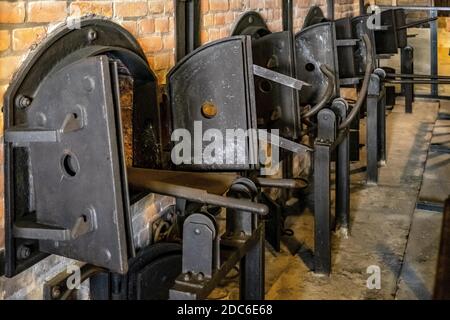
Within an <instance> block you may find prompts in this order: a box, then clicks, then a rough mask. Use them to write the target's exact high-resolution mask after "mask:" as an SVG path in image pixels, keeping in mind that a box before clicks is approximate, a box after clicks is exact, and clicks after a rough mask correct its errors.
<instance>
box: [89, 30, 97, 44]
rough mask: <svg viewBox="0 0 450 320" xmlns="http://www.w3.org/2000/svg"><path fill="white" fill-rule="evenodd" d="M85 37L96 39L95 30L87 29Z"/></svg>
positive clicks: (90, 39)
mask: <svg viewBox="0 0 450 320" xmlns="http://www.w3.org/2000/svg"><path fill="white" fill-rule="evenodd" d="M87 37H88V40H89V41H94V40H95V39H97V32H96V31H95V30H93V29H90V30H89V31H88V34H87Z"/></svg>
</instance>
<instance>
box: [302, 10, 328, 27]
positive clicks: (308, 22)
mask: <svg viewBox="0 0 450 320" xmlns="http://www.w3.org/2000/svg"><path fill="white" fill-rule="evenodd" d="M326 21H327V18H325V15H324V14H323V11H322V9H321V8H320V7H319V6H312V7H311V9H309V11H308V13H307V14H306V17H305V20H304V22H303V27H302V29H305V28H307V27H310V26H312V25H315V24H318V23H322V22H326Z"/></svg>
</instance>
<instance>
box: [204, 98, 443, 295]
mask: <svg viewBox="0 0 450 320" xmlns="http://www.w3.org/2000/svg"><path fill="white" fill-rule="evenodd" d="M438 109H439V103H437V102H424V101H417V102H416V103H415V104H414V112H413V114H405V113H404V107H403V106H402V105H397V106H396V107H395V108H394V110H393V111H392V112H391V113H390V114H389V116H388V118H387V130H388V141H387V144H388V145H387V148H388V161H387V164H386V165H385V166H384V167H382V168H381V169H380V181H379V184H378V186H369V185H366V183H365V173H364V172H362V170H361V169H362V167H363V166H364V164H365V159H364V153H365V149H364V148H363V149H362V152H361V155H362V157H363V158H362V159H361V160H362V161H360V162H358V163H354V164H352V172H353V174H352V177H351V221H352V222H351V230H350V236H349V237H348V238H345V237H343V236H341V235H340V234H337V233H333V238H332V243H333V251H332V260H333V262H332V263H333V265H332V268H333V271H332V274H331V275H330V276H329V277H324V276H322V277H321V276H317V275H315V274H314V273H313V272H312V270H313V268H314V265H313V253H312V252H313V248H314V243H313V241H314V240H313V226H314V219H313V215H312V214H311V212H310V211H309V210H307V209H306V210H305V211H304V212H302V213H301V214H298V215H293V216H289V217H288V218H287V221H286V227H287V228H290V229H292V230H293V231H294V236H292V237H287V236H285V237H284V239H283V244H282V250H281V252H280V253H277V252H274V251H273V250H271V249H270V248H267V249H266V299H289V300H291V299H430V298H431V293H432V292H433V283H434V277H435V264H436V258H437V252H438V244H439V243H438V238H439V234H440V223H441V219H442V215H441V214H440V213H436V212H429V211H423V210H416V201H417V198H418V195H419V192H420V188H421V184H422V178H423V174H424V168H425V165H426V162H427V157H428V149H429V144H430V141H431V139H432V132H433V129H434V125H435V121H436V117H437V113H438ZM361 131H362V133H364V131H365V126H364V123H363V124H362V128H361ZM449 132H450V128H449ZM362 138H364V134H362ZM361 141H364V140H361ZM447 177H448V175H447ZM441 179H442V178H441ZM448 191H449V193H450V189H449V190H448ZM449 193H447V194H449ZM370 266H376V267H379V270H380V272H381V279H380V280H381V287H380V289H369V288H368V287H367V285H366V284H367V279H368V278H369V277H370V274H369V273H367V269H368V267H370ZM237 287H238V286H237V282H236V281H235V280H231V281H228V283H224V287H223V288H221V289H219V290H216V291H215V292H214V293H213V294H212V296H211V298H216V299H218V298H228V299H235V298H237V297H238V290H237Z"/></svg>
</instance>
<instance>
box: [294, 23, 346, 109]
mask: <svg viewBox="0 0 450 320" xmlns="http://www.w3.org/2000/svg"><path fill="white" fill-rule="evenodd" d="M295 54H296V57H295V59H296V68H295V70H296V72H297V79H299V80H302V81H305V82H307V83H309V84H310V85H311V86H310V87H305V88H304V89H302V92H301V94H300V103H301V104H316V103H318V102H319V101H320V99H321V98H322V97H323V95H324V94H325V91H326V88H327V84H328V80H327V78H326V76H325V75H324V74H323V73H322V72H321V71H320V66H321V65H322V64H326V65H328V66H329V67H330V69H331V70H333V72H334V73H335V74H336V75H339V67H338V63H337V50H336V35H335V30H334V24H333V23H332V22H324V23H319V24H315V25H312V26H310V27H308V28H305V29H303V30H301V31H300V32H299V33H297V34H296V35H295ZM336 80H338V79H336ZM335 92H339V81H336V88H335Z"/></svg>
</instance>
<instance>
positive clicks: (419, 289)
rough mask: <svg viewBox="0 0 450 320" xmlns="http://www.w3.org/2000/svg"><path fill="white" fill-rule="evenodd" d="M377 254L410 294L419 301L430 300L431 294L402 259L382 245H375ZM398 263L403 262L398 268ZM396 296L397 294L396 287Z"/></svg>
mask: <svg viewBox="0 0 450 320" xmlns="http://www.w3.org/2000/svg"><path fill="white" fill-rule="evenodd" d="M377 253H378V254H379V255H380V257H381V259H382V260H383V262H384V264H385V265H387V266H388V267H389V268H390V269H391V271H392V273H393V274H396V275H398V280H397V281H399V280H400V277H401V279H402V280H403V282H404V283H405V284H406V285H407V286H408V288H409V289H410V290H411V292H413V293H414V295H415V296H416V298H417V299H419V300H429V299H431V293H430V291H429V290H428V288H427V287H426V286H425V283H424V281H423V279H422V278H420V276H418V275H417V273H416V272H415V271H414V270H413V269H412V268H411V267H410V266H409V265H408V264H407V263H405V261H403V257H402V256H401V255H398V254H396V253H394V252H392V250H391V249H390V248H389V247H387V246H386V245H384V244H379V245H377ZM399 261H403V262H402V264H401V265H400V266H399ZM396 290H397V292H396V293H395V294H396V295H397V293H398V287H397V289H396Z"/></svg>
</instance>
